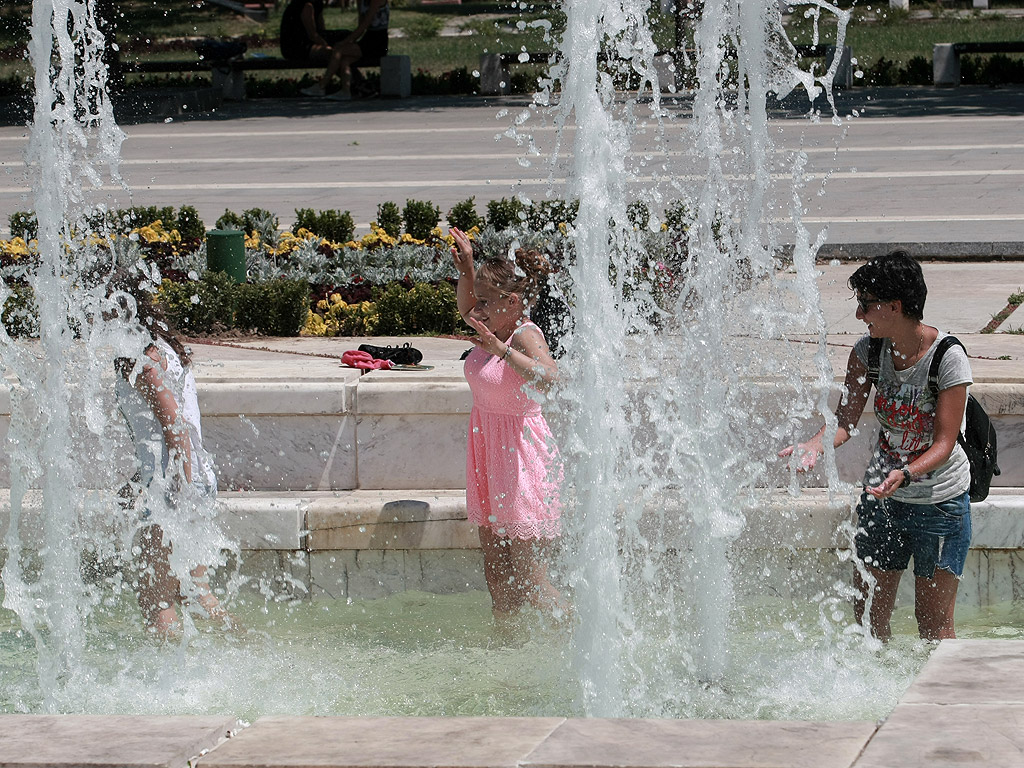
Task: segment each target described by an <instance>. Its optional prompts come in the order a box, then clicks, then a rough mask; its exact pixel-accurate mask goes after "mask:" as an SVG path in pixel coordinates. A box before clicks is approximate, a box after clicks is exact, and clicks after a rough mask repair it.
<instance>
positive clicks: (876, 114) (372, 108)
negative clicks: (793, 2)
mask: <svg viewBox="0 0 1024 768" xmlns="http://www.w3.org/2000/svg"><path fill="white" fill-rule="evenodd" d="M839 105H840V106H839V108H840V113H841V114H843V115H844V116H848V115H850V114H851V113H852V112H853V111H855V110H856V111H857V113H858V114H859V115H861V116H860V117H856V118H853V119H845V120H844V121H843V124H842V125H841V126H835V125H832V123H831V122H829V121H828V120H827V119H826V120H820V121H812V120H809V119H807V118H806V117H805V116H801V115H803V114H805V113H806V112H807V110H808V107H807V104H806V102H805V101H804V102H801V101H800V100H799V99H798V98H797V97H791V98H790V99H789V100H787V102H786V104H785V105H782V106H781V107H780V108H779V109H777V110H775V112H774V114H775V118H774V122H773V123H772V127H773V129H774V131H775V132H774V133H773V136H772V138H773V140H774V142H775V145H776V161H775V167H774V168H773V169H772V170H773V173H774V174H775V178H776V184H777V188H776V191H775V197H774V200H773V205H774V208H775V210H776V211H777V217H778V219H779V221H780V226H781V228H782V233H783V239H784V240H785V239H787V238H788V237H791V225H790V224H789V219H790V214H789V211H790V207H791V206H790V202H789V200H790V197H791V191H790V187H789V184H788V182H786V177H787V175H788V174H790V173H791V170H792V162H793V158H794V153H795V152H796V151H797V150H802V151H804V152H806V153H807V155H808V167H807V171H808V174H809V177H808V186H807V187H806V189H805V190H804V193H803V200H804V207H805V212H804V214H803V221H804V223H805V224H806V225H807V227H808V228H809V229H810V230H811V231H812V233H816V232H817V231H819V230H820V229H822V228H823V227H826V226H827V227H828V229H829V237H828V240H829V242H830V243H833V244H844V243H863V242H889V241H911V242H927V243H939V242H973V243H990V242H1017V243H1019V242H1024V213H1021V210H1022V206H1021V203H1022V201H1024V192H1022V189H1024V139H1022V138H1021V137H1022V136H1024V89H1021V88H1004V89H980V88H959V89H933V88H927V89H926V88H920V89H851V90H850V91H848V92H847V93H844V94H841V96H840V102H839ZM528 106H529V101H528V100H527V99H523V98H508V99H483V98H476V97H463V98H447V99H441V98H432V99H408V100H403V101H387V100H376V101H372V102H356V103H354V104H352V105H344V104H337V103H333V102H332V103H331V104H330V105H324V104H323V103H321V102H316V103H312V102H304V101H301V100H289V101H279V102H266V103H264V102H246V103H244V104H237V105H230V106H229V107H227V108H225V109H224V110H222V111H220V112H218V113H215V114H211V115H204V116H197V117H195V118H192V119H187V120H186V119H175V120H173V121H172V122H167V123H164V122H158V123H149V124H138V125H129V126H125V132H126V133H127V136H128V138H127V140H126V141H125V143H124V146H123V153H122V154H123V163H122V170H123V174H124V177H125V179H126V180H127V182H128V184H129V185H130V188H131V191H130V192H125V191H123V190H121V189H119V188H116V187H115V186H113V185H108V186H106V187H104V188H103V189H102V190H99V191H97V192H96V193H95V194H94V199H95V200H96V201H98V202H103V203H104V204H106V205H109V206H118V207H124V206H127V205H132V204H134V205H182V204H185V203H188V204H192V205H195V206H196V207H197V208H198V209H199V212H200V215H201V216H202V217H203V219H204V221H205V222H206V223H207V225H208V226H212V225H213V223H214V222H215V221H216V219H217V217H218V216H220V215H221V214H222V213H223V211H224V209H225V208H230V209H232V210H235V211H241V210H243V209H246V208H251V207H262V208H268V209H270V210H272V211H273V212H274V213H276V214H277V215H278V216H279V217H280V218H281V222H282V224H283V225H284V226H290V225H291V223H292V222H293V220H294V210H295V209H296V208H300V207H309V208H316V209H327V208H336V209H341V210H349V211H351V213H352V215H353V217H354V218H355V220H356V222H357V223H358V224H359V225H360V226H362V227H365V226H367V225H368V223H369V222H370V221H371V220H372V219H373V218H375V216H376V208H377V205H378V204H379V203H381V202H384V201H386V200H393V201H396V202H397V203H398V204H399V205H400V206H401V205H402V204H404V201H405V200H406V199H417V200H431V201H433V202H434V203H435V204H436V205H438V206H439V207H440V208H441V211H442V214H444V213H446V212H447V211H448V210H449V208H450V207H451V206H452V205H453V204H454V203H456V202H458V201H461V200H465V199H466V198H468V197H471V196H472V197H475V199H476V204H477V207H478V209H479V210H480V211H481V212H483V209H484V206H485V205H486V203H487V201H488V200H491V199H496V198H500V197H510V196H512V195H515V194H522V195H525V196H527V197H529V198H531V199H542V198H543V197H544V196H545V194H546V192H547V190H548V189H549V188H550V189H551V191H552V194H553V195H555V196H568V195H569V194H571V190H570V189H569V188H568V186H567V184H566V179H567V178H568V177H569V170H570V169H569V167H568V162H569V160H570V159H571V158H567V157H566V156H565V154H564V152H565V151H571V142H572V139H573V136H574V131H573V130H572V127H571V126H570V128H569V131H568V133H567V134H566V140H565V142H564V146H563V147H562V150H563V155H562V161H560V162H556V163H552V162H551V161H550V158H551V153H552V151H553V149H554V140H555V131H554V129H553V127H552V125H551V123H550V118H549V117H548V118H545V116H543V115H541V114H539V113H538V112H537V111H535V110H529V109H528ZM666 108H667V112H668V119H667V120H666V121H665V124H664V130H665V140H664V141H655V139H654V137H655V135H656V131H655V130H654V126H653V125H648V126H646V128H645V132H643V133H642V134H638V135H637V137H636V140H635V141H634V144H633V151H632V152H631V153H630V156H629V157H628V158H627V164H628V165H629V166H630V168H631V169H632V170H633V171H635V173H636V175H637V178H636V179H635V180H634V181H631V182H630V189H633V190H636V192H637V193H638V194H639V193H640V192H642V191H657V192H659V193H660V194H662V195H663V196H664V199H666V200H668V199H673V198H676V197H679V196H680V194H681V193H680V191H679V189H683V190H687V189H691V190H692V189H695V188H697V186H698V185H699V183H700V181H701V179H702V178H703V173H704V169H702V168H701V166H700V163H699V159H698V158H696V157H695V156H694V155H693V154H692V153H691V152H690V150H689V147H690V146H691V145H692V141H693V139H692V137H691V136H690V134H689V133H688V130H689V127H690V125H691V121H690V103H689V100H688V99H687V98H685V97H680V98H678V99H673V100H668V101H666ZM519 119H522V120H523V121H524V122H523V123H522V125H521V126H519V127H517V128H516V129H515V131H513V130H512V126H513V123H514V122H516V121H517V120H519ZM25 133H26V132H25V129H24V128H17V127H13V128H11V127H8V128H0V167H2V168H3V170H4V171H5V172H6V176H5V177H4V179H3V181H0V225H4V224H6V219H7V216H8V215H9V214H10V213H11V212H12V211H15V210H22V209H25V208H30V207H31V205H32V203H31V198H30V196H29V188H28V186H27V184H26V182H25V181H24V179H23V175H24V166H23V162H22V160H23V153H24V148H25V146H26V135H25ZM513 133H516V134H518V135H519V136H520V137H529V138H531V139H532V140H533V142H534V143H535V146H536V151H537V153H538V154H536V155H527V152H526V148H525V145H524V146H520V145H519V144H518V143H517V141H516V139H515V138H513V137H512V136H511V135H510V134H513ZM655 175H657V177H658V178H657V179H655V178H654V176H655Z"/></svg>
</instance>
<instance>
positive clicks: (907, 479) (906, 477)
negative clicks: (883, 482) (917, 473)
mask: <svg viewBox="0 0 1024 768" xmlns="http://www.w3.org/2000/svg"><path fill="white" fill-rule="evenodd" d="M901 471H902V472H903V485H904V487H906V486H908V485H910V484H911V483H912V482H914V476H913V475H912V474H910V470H909V469H907V468H906V467H904V468H903V469H902V470H901Z"/></svg>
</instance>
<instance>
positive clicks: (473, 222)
mask: <svg viewBox="0 0 1024 768" xmlns="http://www.w3.org/2000/svg"><path fill="white" fill-rule="evenodd" d="M475 199H476V198H474V197H471V198H469V199H468V200H463V201H462V202H461V203H456V204H455V205H453V206H452V209H451V210H450V211H448V226H451V227H455V228H456V229H461V230H462V231H463V232H468V231H469V230H471V229H472V228H473V227H482V226H483V223H484V220H483V219H482V218H481V217H480V215H479V214H478V213H477V212H476V206H475V205H474V202H473V201H474V200H475Z"/></svg>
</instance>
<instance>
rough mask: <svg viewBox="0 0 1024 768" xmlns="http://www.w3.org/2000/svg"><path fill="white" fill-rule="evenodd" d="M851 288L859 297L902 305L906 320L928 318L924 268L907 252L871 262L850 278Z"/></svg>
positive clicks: (885, 256)
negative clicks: (925, 310) (896, 302)
mask: <svg viewBox="0 0 1024 768" xmlns="http://www.w3.org/2000/svg"><path fill="white" fill-rule="evenodd" d="M849 286H850V288H851V289H852V290H854V291H856V292H857V293H858V294H865V293H868V294H871V295H872V296H874V297H875V298H877V299H879V300H880V301H899V302H902V305H903V314H904V315H905V316H907V317H909V318H912V319H914V320H921V319H923V318H924V302H925V299H926V298H927V297H928V286H926V285H925V284H924V273H923V272H922V271H921V265H920V264H918V263H917V260H916V259H915V258H914V257H913V256H911V255H910V254H909V253H908V252H907V251H905V250H903V249H897V250H895V251H890V252H889V253H887V254H885V255H884V256H876V257H875V258H873V259H871V261H869V262H868V263H867V264H865V265H863V266H862V267H860V268H859V269H858V270H857V271H856V272H854V273H853V274H852V275H850V280H849Z"/></svg>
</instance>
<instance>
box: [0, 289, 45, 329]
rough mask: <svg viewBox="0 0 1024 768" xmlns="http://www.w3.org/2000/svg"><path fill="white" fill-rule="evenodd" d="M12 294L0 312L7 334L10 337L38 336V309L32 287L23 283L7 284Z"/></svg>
mask: <svg viewBox="0 0 1024 768" xmlns="http://www.w3.org/2000/svg"><path fill="white" fill-rule="evenodd" d="M7 287H8V288H10V289H11V291H12V293H11V295H10V296H8V297H7V301H5V302H4V307H3V311H2V312H0V322H3V324H4V328H6V329H7V333H8V334H9V335H10V336H12V337H18V336H38V335H39V307H37V306H36V297H35V293H33V291H32V287H31V286H29V285H26V284H24V283H9V284H8V286H7Z"/></svg>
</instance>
